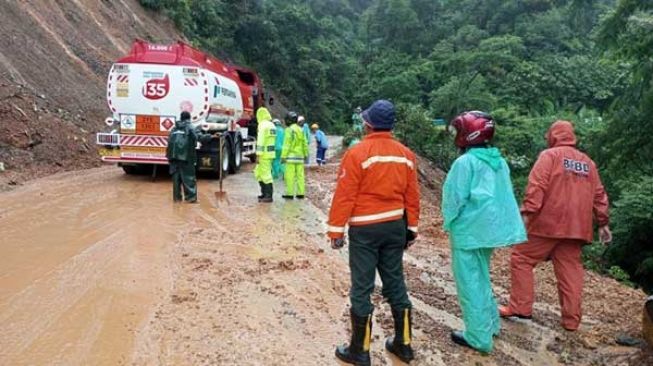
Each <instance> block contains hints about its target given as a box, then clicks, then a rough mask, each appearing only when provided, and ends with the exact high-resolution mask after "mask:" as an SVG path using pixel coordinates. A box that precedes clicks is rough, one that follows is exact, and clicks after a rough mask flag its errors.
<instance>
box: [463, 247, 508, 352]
mask: <svg viewBox="0 0 653 366" xmlns="http://www.w3.org/2000/svg"><path fill="white" fill-rule="evenodd" d="M493 250H494V249H493V248H481V249H471V250H464V249H452V256H453V258H452V260H453V261H452V262H453V263H452V267H453V275H454V279H455V281H456V289H457V290H458V302H459V303H460V308H461V310H462V313H463V322H464V323H465V330H464V332H463V335H464V337H465V340H466V341H467V343H469V344H470V345H471V346H472V347H474V348H476V349H477V350H479V351H482V352H491V351H492V346H493V342H492V336H494V335H498V334H499V331H500V330H501V321H500V320H499V311H498V309H497V303H496V300H495V299H494V294H493V292H492V283H491V281H490V260H491V259H492V251H493Z"/></svg>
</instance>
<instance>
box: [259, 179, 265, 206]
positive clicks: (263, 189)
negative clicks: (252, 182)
mask: <svg viewBox="0 0 653 366" xmlns="http://www.w3.org/2000/svg"><path fill="white" fill-rule="evenodd" d="M258 185H259V187H261V194H260V195H259V196H258V199H259V201H260V200H261V198H263V197H265V193H264V192H265V184H263V182H258Z"/></svg>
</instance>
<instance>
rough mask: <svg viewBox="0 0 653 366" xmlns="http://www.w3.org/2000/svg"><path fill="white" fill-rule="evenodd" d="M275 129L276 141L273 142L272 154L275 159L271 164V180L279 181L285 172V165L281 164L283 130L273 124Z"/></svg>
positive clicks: (281, 127) (279, 125)
mask: <svg viewBox="0 0 653 366" xmlns="http://www.w3.org/2000/svg"><path fill="white" fill-rule="evenodd" d="M275 127H276V129H277V139H276V140H275V143H274V153H275V158H274V161H273V162H272V178H274V179H279V178H281V177H283V175H284V172H285V170H286V168H285V164H282V163H281V152H282V151H283V136H284V129H283V126H281V124H278V125H277V124H275Z"/></svg>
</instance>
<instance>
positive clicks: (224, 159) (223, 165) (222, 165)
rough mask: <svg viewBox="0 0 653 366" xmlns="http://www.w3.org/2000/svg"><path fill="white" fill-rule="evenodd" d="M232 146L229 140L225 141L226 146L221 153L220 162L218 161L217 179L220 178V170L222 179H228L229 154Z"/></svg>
mask: <svg viewBox="0 0 653 366" xmlns="http://www.w3.org/2000/svg"><path fill="white" fill-rule="evenodd" d="M230 145H231V144H230V143H229V141H228V140H226V139H225V141H224V145H223V146H222V151H220V156H219V158H220V160H219V161H218V164H217V165H218V166H217V169H216V171H215V177H216V178H220V169H222V179H224V178H226V177H227V174H229V154H230V153H231V148H230V147H229V146H230Z"/></svg>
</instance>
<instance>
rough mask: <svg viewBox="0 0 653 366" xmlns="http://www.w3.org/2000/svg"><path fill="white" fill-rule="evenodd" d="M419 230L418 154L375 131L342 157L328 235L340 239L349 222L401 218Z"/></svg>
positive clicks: (369, 221) (385, 134)
mask: <svg viewBox="0 0 653 366" xmlns="http://www.w3.org/2000/svg"><path fill="white" fill-rule="evenodd" d="M404 213H405V214H406V218H407V220H408V229H409V230H411V231H413V232H415V233H416V232H417V225H418V223H419V184H418V183H417V161H416V159H415V154H413V152H412V151H410V149H408V148H407V147H405V146H404V145H402V144H401V143H400V142H398V141H397V140H395V139H394V138H393V137H392V134H391V133H390V132H375V133H371V134H369V135H367V136H366V137H365V138H364V139H363V141H362V142H361V143H359V144H357V145H356V146H354V147H352V148H350V149H349V150H348V151H347V153H345V156H344V157H343V159H342V163H341V164H340V170H339V172H338V185H337V187H336V192H335V194H334V196H333V201H332V203H331V211H330V212H329V223H328V225H329V226H328V235H329V237H331V238H340V237H342V236H343V235H344V233H345V228H346V226H347V225H350V226H363V225H370V224H376V223H381V222H387V221H394V220H399V219H401V218H402V217H403V216H404Z"/></svg>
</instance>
